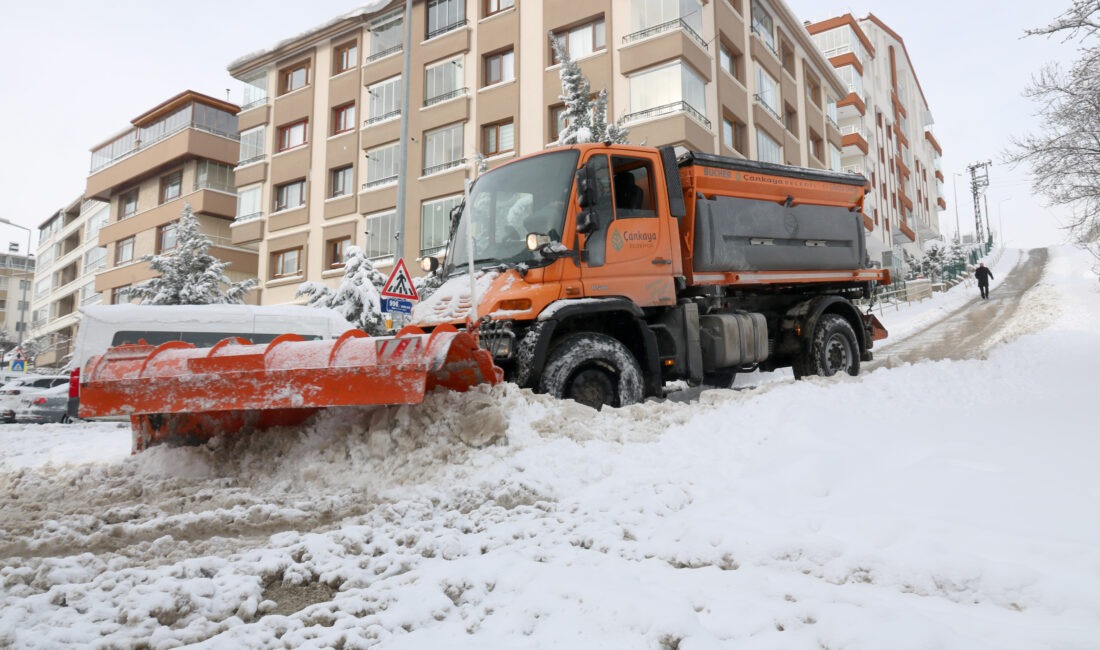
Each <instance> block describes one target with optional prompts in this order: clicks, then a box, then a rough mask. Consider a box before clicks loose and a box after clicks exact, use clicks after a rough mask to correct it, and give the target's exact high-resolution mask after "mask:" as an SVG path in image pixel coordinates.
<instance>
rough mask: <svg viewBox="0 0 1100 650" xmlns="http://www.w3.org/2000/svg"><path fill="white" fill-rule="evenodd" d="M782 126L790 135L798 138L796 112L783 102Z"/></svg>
mask: <svg viewBox="0 0 1100 650" xmlns="http://www.w3.org/2000/svg"><path fill="white" fill-rule="evenodd" d="M783 126H784V127H786V129H787V130H788V131H790V133H791V135H793V136H794V137H796V138H797V137H798V111H796V110H795V108H794V107H793V106H791V105H790V104H788V103H787V102H783Z"/></svg>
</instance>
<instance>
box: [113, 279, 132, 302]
mask: <svg viewBox="0 0 1100 650" xmlns="http://www.w3.org/2000/svg"><path fill="white" fill-rule="evenodd" d="M129 293H130V285H128V284H124V285H122V286H121V287H115V288H113V289H111V304H112V305H121V304H124V303H128V302H130V296H129Z"/></svg>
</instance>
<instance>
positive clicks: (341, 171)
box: [328, 165, 355, 198]
mask: <svg viewBox="0 0 1100 650" xmlns="http://www.w3.org/2000/svg"><path fill="white" fill-rule="evenodd" d="M354 172H355V169H354V168H353V167H352V166H351V165H345V166H344V167H338V168H336V169H333V170H331V171H329V183H328V185H329V193H328V195H329V198H335V197H337V196H347V195H349V194H351V188H352V185H353V183H354V178H353V174H354Z"/></svg>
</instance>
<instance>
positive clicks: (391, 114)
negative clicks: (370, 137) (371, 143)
mask: <svg viewBox="0 0 1100 650" xmlns="http://www.w3.org/2000/svg"><path fill="white" fill-rule="evenodd" d="M400 115H401V109H400V108H399V109H397V110H395V111H390V112H389V113H382V114H381V115H375V116H374V117H368V118H367V119H365V120H363V126H370V125H371V124H378V123H379V122H385V121H386V120H392V119H393V118H395V117H400Z"/></svg>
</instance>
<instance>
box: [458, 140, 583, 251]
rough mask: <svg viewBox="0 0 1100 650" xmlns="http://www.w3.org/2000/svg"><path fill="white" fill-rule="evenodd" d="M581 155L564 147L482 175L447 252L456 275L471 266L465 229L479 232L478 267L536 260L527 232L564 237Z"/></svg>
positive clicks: (476, 242) (476, 235) (476, 243)
mask: <svg viewBox="0 0 1100 650" xmlns="http://www.w3.org/2000/svg"><path fill="white" fill-rule="evenodd" d="M579 155H580V154H579V153H578V152H577V151H575V150H569V149H567V150H562V151H553V152H549V153H545V154H542V155H538V156H533V157H531V158H527V159H525V160H520V161H519V162H514V163H511V164H509V165H505V166H503V167H500V168H499V169H494V170H493V171H491V172H489V173H487V174H485V175H484V176H482V177H481V178H479V179H478V181H477V183H476V184H474V186H473V188H472V189H471V190H470V197H469V200H468V202H467V204H466V205H465V207H464V208H463V210H462V215H461V217H460V218H459V223H458V229H457V230H456V231H455V238H454V241H453V242H451V250H450V253H449V254H448V256H447V258H448V259H447V263H448V265H449V266H450V269H449V270H450V272H451V273H461V272H462V271H463V270H464V269H466V267H467V265H468V264H469V260H470V257H469V251H468V250H467V247H466V229H467V228H470V227H472V228H473V233H474V263H475V264H476V265H477V266H495V265H499V264H517V263H521V262H532V261H534V260H535V259H536V257H535V253H533V252H532V251H529V250H527V243H526V241H525V239H526V237H527V234H528V233H532V232H534V233H539V234H541V235H549V236H550V239H551V240H553V241H561V236H562V227H563V225H564V223H565V212H566V207H567V204H568V202H569V194H570V192H571V191H572V189H573V174H574V172H575V171H576V169H577V159H578V156H579Z"/></svg>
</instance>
